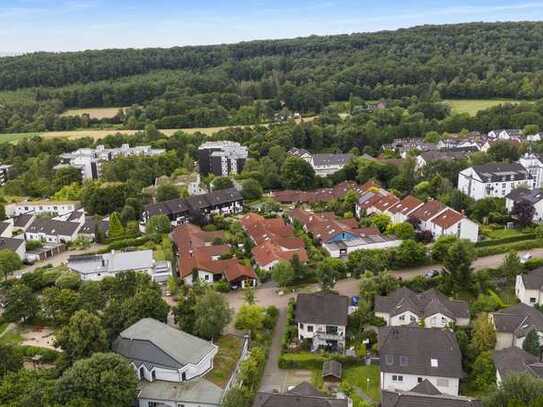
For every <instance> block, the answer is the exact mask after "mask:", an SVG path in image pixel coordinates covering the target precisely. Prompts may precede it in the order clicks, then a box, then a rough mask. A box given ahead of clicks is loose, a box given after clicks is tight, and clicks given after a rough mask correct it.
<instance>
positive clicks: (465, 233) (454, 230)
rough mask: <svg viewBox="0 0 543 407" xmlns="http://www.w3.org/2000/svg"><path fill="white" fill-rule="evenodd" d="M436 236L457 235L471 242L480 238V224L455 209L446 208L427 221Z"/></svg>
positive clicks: (429, 228)
mask: <svg viewBox="0 0 543 407" xmlns="http://www.w3.org/2000/svg"><path fill="white" fill-rule="evenodd" d="M426 224H427V226H428V229H426V230H429V231H430V232H432V235H433V236H434V238H438V237H440V236H455V237H457V238H458V239H467V240H469V241H471V242H477V241H478V240H479V225H478V224H477V223H475V222H473V221H472V220H470V219H468V218H467V217H466V216H464V214H463V213H460V212H457V211H455V210H454V209H451V208H448V207H447V208H446V209H445V210H444V211H442V212H440V213H439V214H438V215H437V216H435V217H433V218H432V219H430V220H429V222H427V223H426Z"/></svg>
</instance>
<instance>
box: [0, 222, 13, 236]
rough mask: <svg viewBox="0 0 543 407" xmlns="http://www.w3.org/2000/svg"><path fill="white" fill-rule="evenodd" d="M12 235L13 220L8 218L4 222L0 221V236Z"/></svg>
mask: <svg viewBox="0 0 543 407" xmlns="http://www.w3.org/2000/svg"><path fill="white" fill-rule="evenodd" d="M12 236H13V221H12V220H11V219H10V220H8V221H5V222H0V237H12Z"/></svg>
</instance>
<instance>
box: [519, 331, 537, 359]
mask: <svg viewBox="0 0 543 407" xmlns="http://www.w3.org/2000/svg"><path fill="white" fill-rule="evenodd" d="M522 349H524V350H525V351H526V352H528V353H531V354H532V355H534V356H537V357H539V356H540V355H541V344H540V343H539V335H538V333H537V331H536V330H535V329H532V330H531V331H530V332H528V334H527V335H526V338H524V342H523V343H522Z"/></svg>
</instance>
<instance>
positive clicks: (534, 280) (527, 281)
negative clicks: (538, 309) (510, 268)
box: [515, 267, 543, 307]
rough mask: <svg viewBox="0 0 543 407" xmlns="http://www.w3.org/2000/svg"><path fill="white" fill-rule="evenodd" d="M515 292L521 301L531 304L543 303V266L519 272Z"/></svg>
mask: <svg viewBox="0 0 543 407" xmlns="http://www.w3.org/2000/svg"><path fill="white" fill-rule="evenodd" d="M515 294H516V296H517V298H518V299H519V301H520V302H522V303H523V304H527V305H530V306H532V307H533V306H534V305H536V304H537V305H541V304H543V267H539V268H537V269H535V270H531V271H528V272H527V273H522V274H518V275H517V277H516V281H515Z"/></svg>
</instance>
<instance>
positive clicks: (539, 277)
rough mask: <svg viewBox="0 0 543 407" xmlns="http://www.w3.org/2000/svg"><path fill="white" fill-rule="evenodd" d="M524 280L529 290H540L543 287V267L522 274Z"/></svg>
mask: <svg viewBox="0 0 543 407" xmlns="http://www.w3.org/2000/svg"><path fill="white" fill-rule="evenodd" d="M522 282H523V283H524V287H526V289H528V290H540V289H541V288H542V287H543V267H539V268H536V269H534V270H532V271H529V272H528V273H525V274H522Z"/></svg>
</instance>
